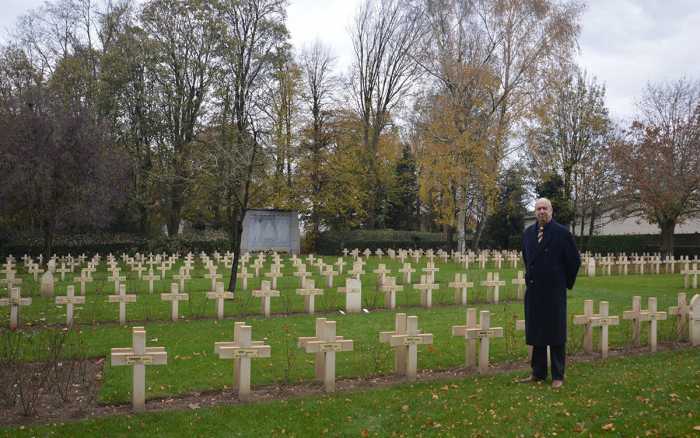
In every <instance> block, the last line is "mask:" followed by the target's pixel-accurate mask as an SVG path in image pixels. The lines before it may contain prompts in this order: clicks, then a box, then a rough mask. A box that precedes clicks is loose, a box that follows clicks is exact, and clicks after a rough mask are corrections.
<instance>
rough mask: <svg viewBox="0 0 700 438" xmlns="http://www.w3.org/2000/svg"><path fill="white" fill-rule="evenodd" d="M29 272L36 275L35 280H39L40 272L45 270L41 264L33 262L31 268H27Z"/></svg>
mask: <svg viewBox="0 0 700 438" xmlns="http://www.w3.org/2000/svg"><path fill="white" fill-rule="evenodd" d="M27 272H29V273H30V274H32V275H33V276H34V281H39V274H41V273H42V272H44V270H43V269H41V267H40V266H39V264H37V263H32V264H31V265H30V266H29V268H27Z"/></svg>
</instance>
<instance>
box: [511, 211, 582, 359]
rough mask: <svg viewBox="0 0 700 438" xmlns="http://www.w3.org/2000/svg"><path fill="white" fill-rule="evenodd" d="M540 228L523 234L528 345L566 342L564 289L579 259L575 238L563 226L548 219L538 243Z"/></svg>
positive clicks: (570, 284)
mask: <svg viewBox="0 0 700 438" xmlns="http://www.w3.org/2000/svg"><path fill="white" fill-rule="evenodd" d="M538 230H539V225H538V224H537V222H535V223H534V224H533V225H531V226H529V227H527V229H526V230H525V234H524V235H523V260H524V262H525V269H526V272H525V281H526V285H527V288H526V291H525V340H526V343H527V344H528V345H541V346H544V345H563V344H565V343H566V322H567V316H566V289H571V288H572V287H574V282H575V281H576V275H577V274H578V269H579V266H581V256H580V255H579V252H578V249H576V242H574V238H573V236H572V235H571V233H570V232H569V230H567V229H566V228H565V227H564V226H563V225H561V224H559V223H557V222H555V221H554V220H551V221H550V222H549V223H548V224H547V225H545V226H544V237H543V239H542V242H541V243H538V242H537V232H538Z"/></svg>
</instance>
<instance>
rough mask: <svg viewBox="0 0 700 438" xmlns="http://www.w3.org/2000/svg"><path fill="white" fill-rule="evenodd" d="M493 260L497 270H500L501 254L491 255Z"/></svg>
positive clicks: (501, 263) (501, 264)
mask: <svg viewBox="0 0 700 438" xmlns="http://www.w3.org/2000/svg"><path fill="white" fill-rule="evenodd" d="M493 261H494V262H495V266H496V269H497V270H499V271H500V270H501V266H503V256H502V255H501V254H500V253H498V254H496V255H495V256H494V257H493Z"/></svg>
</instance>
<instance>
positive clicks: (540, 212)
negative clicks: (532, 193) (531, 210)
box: [535, 200, 552, 224]
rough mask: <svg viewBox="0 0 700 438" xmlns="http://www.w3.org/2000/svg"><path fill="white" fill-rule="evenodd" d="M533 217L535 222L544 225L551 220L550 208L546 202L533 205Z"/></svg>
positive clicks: (540, 201)
mask: <svg viewBox="0 0 700 438" xmlns="http://www.w3.org/2000/svg"><path fill="white" fill-rule="evenodd" d="M535 215H536V216H537V222H539V223H540V224H546V223H547V222H549V221H550V220H552V206H551V205H550V204H549V202H547V201H543V200H539V201H537V202H536V203H535Z"/></svg>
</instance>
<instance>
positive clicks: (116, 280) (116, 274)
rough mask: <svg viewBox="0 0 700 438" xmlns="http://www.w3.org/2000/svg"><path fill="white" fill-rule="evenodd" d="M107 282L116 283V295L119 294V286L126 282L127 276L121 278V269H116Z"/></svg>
mask: <svg viewBox="0 0 700 438" xmlns="http://www.w3.org/2000/svg"><path fill="white" fill-rule="evenodd" d="M107 280H109V281H113V282H114V293H115V294H116V293H119V285H120V284H121V282H122V281H126V277H125V276H121V277H120V276H119V268H114V269H113V270H112V275H111V276H110V277H107Z"/></svg>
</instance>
